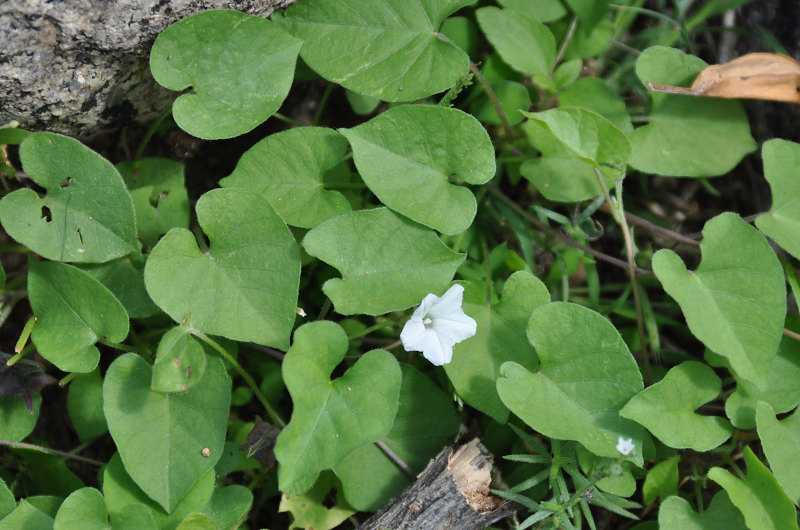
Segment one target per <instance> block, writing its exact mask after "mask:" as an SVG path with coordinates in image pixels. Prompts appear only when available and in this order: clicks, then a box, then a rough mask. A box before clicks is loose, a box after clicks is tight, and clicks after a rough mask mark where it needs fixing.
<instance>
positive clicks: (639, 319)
mask: <svg viewBox="0 0 800 530" xmlns="http://www.w3.org/2000/svg"><path fill="white" fill-rule="evenodd" d="M594 174H595V175H596V176H597V181H598V183H599V184H600V188H601V189H602V190H603V196H604V197H605V199H606V203H608V207H609V208H610V209H611V215H612V216H613V217H614V220H615V221H616V222H617V223H619V225H620V227H621V228H622V235H623V238H624V239H625V254H627V257H628V276H629V277H630V280H631V290H632V291H633V303H634V305H635V306H636V330H637V331H638V333H639V344H640V346H641V349H640V350H639V351H640V353H641V355H642V363H643V364H644V371H645V377H647V384H648V385H652V384H653V373H652V371H651V370H650V354H649V352H648V349H647V343H646V342H645V338H646V337H645V332H644V317H643V316H642V299H641V296H640V294H639V282H638V281H637V280H636V263H635V262H634V260H633V258H634V249H633V237H632V235H631V231H630V228H628V220H627V218H626V216H625V209H624V208H623V206H622V193H621V191H622V184H621V183H619V184H617V206H615V205H614V202H613V201H612V199H611V194H610V193H609V192H608V187H607V186H606V182H605V180H603V174H602V173H601V172H600V170H599V169H598V168H594Z"/></svg>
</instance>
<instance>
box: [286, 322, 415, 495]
mask: <svg viewBox="0 0 800 530" xmlns="http://www.w3.org/2000/svg"><path fill="white" fill-rule="evenodd" d="M347 342H348V341H347V335H345V333H344V330H343V329H342V328H341V327H340V326H339V325H338V324H335V323H333V322H329V321H318V322H312V323H309V324H305V325H303V326H301V327H299V328H298V329H297V331H295V334H294V343H293V344H292V347H291V348H290V349H289V351H288V352H287V353H286V356H285V357H284V359H283V364H282V366H281V371H282V373H283V380H284V381H285V382H286V388H287V389H288V390H289V394H290V395H291V396H292V402H293V404H294V410H293V411H292V418H291V420H290V421H289V424H288V425H286V427H285V428H284V429H283V431H281V433H280V435H278V440H277V442H276V444H275V457H276V458H277V459H278V463H279V467H278V482H279V486H280V490H281V491H283V492H284V493H287V494H299V493H303V492H305V491H307V490H308V489H309V488H310V487H311V485H312V484H313V483H314V480H315V479H316V477H317V475H318V474H319V473H320V471H322V470H324V469H329V468H331V467H333V466H335V465H336V464H338V463H339V462H341V461H342V460H343V459H344V458H345V457H346V456H347V455H349V454H350V453H351V452H353V451H355V450H356V449H358V448H360V447H363V446H365V445H367V444H370V443H372V442H374V441H375V440H379V439H381V438H383V437H384V436H386V434H387V433H388V432H389V430H390V429H391V427H392V422H393V421H394V417H395V413H396V412H397V407H398V397H399V395H400V381H401V372H400V366H399V365H398V363H397V360H396V359H395V358H394V357H393V356H392V355H391V354H390V353H389V352H387V351H385V350H372V351H370V352H369V353H366V354H364V355H363V356H361V358H360V359H359V360H358V361H357V362H356V363H355V364H353V366H352V367H351V368H350V369H348V370H347V372H345V374H344V375H343V376H341V377H339V378H337V379H335V380H333V381H331V373H332V372H333V370H334V368H336V366H338V365H339V363H341V361H342V359H343V358H344V355H345V353H347Z"/></svg>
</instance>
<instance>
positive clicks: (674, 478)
mask: <svg viewBox="0 0 800 530" xmlns="http://www.w3.org/2000/svg"><path fill="white" fill-rule="evenodd" d="M679 460H680V456H673V457H672V458H668V459H667V460H664V461H663V462H659V463H658V464H656V465H654V466H653V469H651V470H650V471H648V472H647V478H645V479H644V485H643V486H642V497H643V498H644V503H645V504H653V503H654V502H655V501H656V499H657V498H658V497H661V500H662V501H663V500H666V499H667V497H669V496H670V495H677V494H678V479H679V478H680V477H679V474H678V461H679Z"/></svg>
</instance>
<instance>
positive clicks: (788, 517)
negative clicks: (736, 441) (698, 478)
mask: <svg viewBox="0 0 800 530" xmlns="http://www.w3.org/2000/svg"><path fill="white" fill-rule="evenodd" d="M744 462H745V465H746V466H747V476H746V477H745V478H744V479H739V478H736V477H735V476H733V475H732V474H731V473H730V472H729V471H727V470H725V469H722V468H719V467H712V468H711V469H709V470H708V478H710V479H711V480H713V481H714V482H716V483H717V484H719V485H720V486H722V487H723V488H724V489H725V491H727V492H728V495H729V496H730V499H731V502H732V503H733V504H734V505H735V506H736V507H737V508H739V510H741V512H742V514H744V520H745V523H746V524H747V527H748V528H758V529H759V530H773V529H774V530H789V529H792V528H797V514H796V513H795V509H794V505H793V504H792V501H791V500H789V498H788V497H787V496H786V494H785V493H784V492H783V490H782V489H781V487H780V486H779V485H778V481H777V480H775V477H774V476H773V475H772V473H770V472H769V469H767V468H766V467H765V466H764V464H762V463H761V462H760V461H759V460H758V458H756V456H755V455H754V454H753V451H752V450H751V449H750V448H749V447H745V448H744Z"/></svg>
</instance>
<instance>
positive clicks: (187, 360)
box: [150, 326, 206, 392]
mask: <svg viewBox="0 0 800 530" xmlns="http://www.w3.org/2000/svg"><path fill="white" fill-rule="evenodd" d="M190 331H191V329H190V328H189V327H188V326H178V327H176V328H172V329H171V330H169V331H167V332H166V333H165V334H164V336H163V337H161V341H159V343H158V349H157V350H156V362H155V363H154V364H153V376H152V380H151V383H150V388H151V389H152V390H155V391H156V392H185V391H187V390H189V389H190V388H192V387H193V386H195V385H196V384H197V383H198V382H200V379H201V378H202V377H203V374H204V373H205V371H206V352H205V351H203V347H202V346H201V345H200V343H199V342H197V340H195V338H194V337H192V335H191V333H190Z"/></svg>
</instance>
